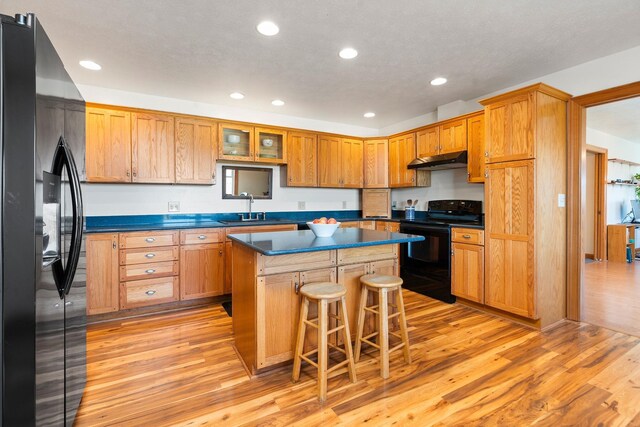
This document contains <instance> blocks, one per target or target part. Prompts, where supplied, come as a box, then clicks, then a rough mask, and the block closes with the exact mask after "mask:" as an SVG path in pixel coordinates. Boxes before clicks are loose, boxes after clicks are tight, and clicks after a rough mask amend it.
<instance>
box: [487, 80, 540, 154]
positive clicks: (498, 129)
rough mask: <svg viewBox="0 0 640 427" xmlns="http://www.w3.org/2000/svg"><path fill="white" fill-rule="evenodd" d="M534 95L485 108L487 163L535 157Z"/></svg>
mask: <svg viewBox="0 0 640 427" xmlns="http://www.w3.org/2000/svg"><path fill="white" fill-rule="evenodd" d="M535 94H536V92H529V93H525V94H521V95H517V96H514V97H513V98H508V99H505V100H502V101H499V102H495V103H492V104H490V105H487V106H486V107H485V128H486V129H485V135H486V139H485V145H486V149H485V151H486V154H487V159H486V161H487V163H496V162H506V161H512V160H524V159H532V158H534V157H535V146H534V145H535V144H534V141H535V135H534V126H533V123H534V122H535V117H534V116H535V115H534V107H535V106H534V103H535Z"/></svg>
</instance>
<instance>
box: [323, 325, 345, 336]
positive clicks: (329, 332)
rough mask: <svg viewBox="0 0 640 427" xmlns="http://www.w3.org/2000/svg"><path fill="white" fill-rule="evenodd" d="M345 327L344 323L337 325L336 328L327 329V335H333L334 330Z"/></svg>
mask: <svg viewBox="0 0 640 427" xmlns="http://www.w3.org/2000/svg"><path fill="white" fill-rule="evenodd" d="M343 329H344V325H340V326H337V327H335V328H333V329H329V330H328V331H327V335H331V334H333V333H334V332H338V331H341V330H343Z"/></svg>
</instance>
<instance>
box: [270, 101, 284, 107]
mask: <svg viewBox="0 0 640 427" xmlns="http://www.w3.org/2000/svg"><path fill="white" fill-rule="evenodd" d="M271 105H275V106H276V107H282V106H283V105H284V101H283V100H281V99H274V100H273V101H271Z"/></svg>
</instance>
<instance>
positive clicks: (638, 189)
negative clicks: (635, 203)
mask: <svg viewBox="0 0 640 427" xmlns="http://www.w3.org/2000/svg"><path fill="white" fill-rule="evenodd" d="M633 178H634V181H635V182H636V184H637V183H638V182H640V173H637V174H635V175H633ZM636 199H637V200H640V185H638V186H637V187H636Z"/></svg>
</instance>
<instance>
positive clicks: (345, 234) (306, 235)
mask: <svg viewBox="0 0 640 427" xmlns="http://www.w3.org/2000/svg"><path fill="white" fill-rule="evenodd" d="M229 238H230V239H232V240H234V241H235V242H238V243H241V244H243V245H245V246H248V247H250V248H251V249H253V250H254V251H256V252H259V253H261V254H263V255H288V254H297V253H303V252H319V251H328V250H332V249H345V248H357V247H362V246H378V245H388V244H395V243H407V242H418V241H421V240H424V237H423V236H414V235H411V234H402V233H390V232H387V231H376V230H365V229H362V228H339V229H338V230H336V232H335V233H334V235H333V236H331V237H316V236H315V234H313V232H312V231H311V230H304V231H279V232H272V233H247V234H231V235H229Z"/></svg>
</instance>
